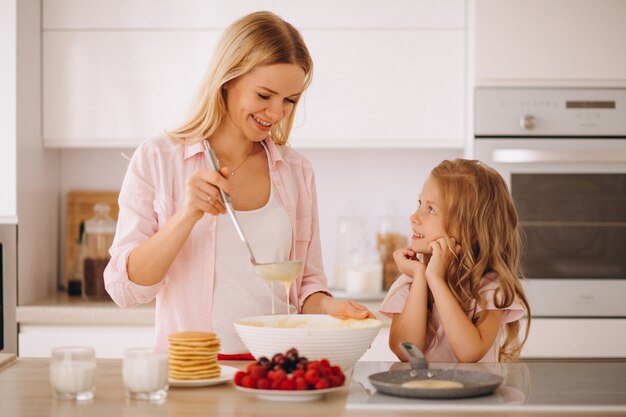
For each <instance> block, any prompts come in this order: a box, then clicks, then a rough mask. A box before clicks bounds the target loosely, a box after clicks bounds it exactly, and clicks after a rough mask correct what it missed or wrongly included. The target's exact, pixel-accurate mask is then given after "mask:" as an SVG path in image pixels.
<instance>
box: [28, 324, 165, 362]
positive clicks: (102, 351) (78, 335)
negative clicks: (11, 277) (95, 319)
mask: <svg viewBox="0 0 626 417" xmlns="http://www.w3.org/2000/svg"><path fill="white" fill-rule="evenodd" d="M18 346H19V356H22V357H31V356H35V357H49V356H50V350H51V349H52V348H54V347H57V346H91V347H93V348H94V349H95V350H96V357H98V358H122V357H123V356H124V350H125V349H128V348H133V347H148V348H149V347H152V346H154V326H138V325H135V326H119V325H117V326H114V325H98V326H94V325H43V324H22V325H20V332H19V337H18Z"/></svg>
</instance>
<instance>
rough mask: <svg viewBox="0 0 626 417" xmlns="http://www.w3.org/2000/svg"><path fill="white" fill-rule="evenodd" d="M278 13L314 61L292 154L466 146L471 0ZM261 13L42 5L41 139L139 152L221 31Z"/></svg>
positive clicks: (60, 1) (192, 4)
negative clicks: (322, 149)
mask: <svg viewBox="0 0 626 417" xmlns="http://www.w3.org/2000/svg"><path fill="white" fill-rule="evenodd" d="M270 5H271V10H272V11H274V12H275V13H277V14H279V15H281V16H282V17H284V18H285V19H286V20H288V21H290V22H291V23H293V24H294V25H295V26H297V27H298V28H299V29H300V30H301V31H302V34H303V36H304V38H305V40H306V42H307V45H308V46H309V49H310V52H311V55H312V56H313V59H314V63H315V73H314V79H313V83H312V85H311V87H310V90H309V91H308V92H307V94H305V97H304V101H303V102H302V103H301V106H300V108H299V109H298V114H297V116H296V122H295V124H294V130H293V137H292V139H293V144H294V145H295V146H300V147H387V146H398V147H429V148H461V147H462V146H463V142H464V136H465V126H466V121H465V119H466V115H465V97H466V94H465V90H466V84H465V69H466V46H465V45H466V36H465V32H466V27H465V26H466V25H465V2H464V1H463V0H446V1H436V0H421V1H409V0H404V1H397V2H391V3H390V2H386V1H383V0H367V1H360V0H349V1H345V2H334V1H330V0H322V1H318V2H307V1H303V0H298V1H286V0H284V1H275V2H272V3H271V4H270ZM266 8H267V3H266V2H263V1H260V0H259V1H250V2H245V3H243V2H241V3H240V2H229V1H227V0H222V1H214V2H205V1H202V0H188V1H186V2H184V5H182V4H181V3H180V2H177V1H174V0H165V1H160V2H157V3H153V2H150V1H139V0H137V1H133V2H124V1H121V0H116V1H111V2H106V7H104V6H103V3H102V2H99V1H96V0H89V1H87V0H85V1H75V0H44V17H43V83H44V86H43V88H44V94H43V97H44V102H43V112H44V115H43V120H44V125H43V133H44V143H45V144H46V146H50V147H119V146H135V145H136V144H137V143H139V142H140V141H141V140H143V139H146V138H148V137H152V136H155V135H159V134H161V133H162V132H163V130H166V129H172V128H174V127H176V126H177V125H178V124H179V123H181V122H182V121H183V119H184V117H185V115H186V113H187V112H188V110H189V109H190V107H191V104H192V100H193V98H194V96H195V92H196V89H197V88H198V85H199V83H200V81H201V78H202V76H203V73H204V71H205V69H206V67H207V64H208V61H209V58H210V56H211V52H212V50H213V48H214V46H215V43H216V42H217V39H218V37H219V36H220V35H221V33H222V31H223V30H224V28H225V27H226V26H227V25H228V24H229V23H231V22H232V21H234V20H235V19H236V18H238V17H240V16H242V15H244V14H246V13H248V12H251V11H254V10H263V9H266Z"/></svg>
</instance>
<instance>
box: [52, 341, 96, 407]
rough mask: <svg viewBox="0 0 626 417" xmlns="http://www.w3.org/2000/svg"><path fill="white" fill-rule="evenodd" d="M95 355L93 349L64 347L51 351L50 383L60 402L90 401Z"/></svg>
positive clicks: (94, 377) (93, 381) (94, 372)
mask: <svg viewBox="0 0 626 417" xmlns="http://www.w3.org/2000/svg"><path fill="white" fill-rule="evenodd" d="M95 381H96V353H95V351H94V349H93V348H90V347H83V346H64V347H56V348H53V349H52V356H51V358H50V383H51V384H52V394H53V395H54V397H55V398H57V399H60V400H79V401H85V400H91V399H92V398H93V395H94V391H95Z"/></svg>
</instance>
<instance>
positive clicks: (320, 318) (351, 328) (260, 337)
mask: <svg viewBox="0 0 626 417" xmlns="http://www.w3.org/2000/svg"><path fill="white" fill-rule="evenodd" d="M381 324H382V323H381V322H380V320H375V319H365V320H355V319H347V320H342V319H338V318H335V317H331V316H327V315H324V314H291V315H289V316H287V315H275V316H256V317H247V318H243V319H239V320H235V322H234V325H235V329H236V330H237V334H238V335H239V337H240V338H241V340H242V341H243V344H244V345H245V346H246V347H247V348H248V350H249V351H250V353H251V354H252V355H253V356H254V357H255V358H256V359H259V358H260V357H261V356H265V357H267V358H268V359H271V358H272V356H274V355H275V354H276V353H285V352H286V351H287V350H289V349H291V348H296V349H298V353H299V354H300V356H306V357H307V358H308V359H309V360H319V359H322V358H326V359H328V360H329V361H330V363H331V365H338V366H340V367H341V369H342V370H346V369H348V368H350V367H351V366H352V365H354V363H355V362H356V361H357V360H358V359H359V358H360V357H361V356H362V355H363V353H365V351H366V350H367V349H369V347H370V345H371V344H372V341H373V340H374V338H375V337H376V335H377V334H378V330H379V329H380V326H381Z"/></svg>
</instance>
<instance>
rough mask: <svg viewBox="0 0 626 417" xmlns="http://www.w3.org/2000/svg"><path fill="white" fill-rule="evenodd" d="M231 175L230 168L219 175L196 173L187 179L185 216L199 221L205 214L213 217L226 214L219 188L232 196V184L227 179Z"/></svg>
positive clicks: (205, 172)
mask: <svg viewBox="0 0 626 417" xmlns="http://www.w3.org/2000/svg"><path fill="white" fill-rule="evenodd" d="M229 174H230V170H229V169H228V168H222V169H221V170H220V172H219V173H218V172H216V171H204V170H200V171H196V172H194V173H193V174H192V175H191V176H190V177H189V178H188V179H187V186H186V193H185V207H184V211H185V216H190V217H192V218H193V219H194V220H195V221H198V220H200V219H201V218H202V216H203V215H204V213H209V214H212V215H218V214H223V213H225V212H226V206H225V205H224V202H223V201H222V197H221V196H220V191H219V188H221V189H222V190H224V192H225V193H226V194H230V192H231V189H230V184H229V183H228V180H227V179H226V178H228V176H229ZM218 187H219V188H218Z"/></svg>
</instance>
